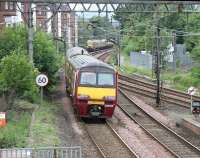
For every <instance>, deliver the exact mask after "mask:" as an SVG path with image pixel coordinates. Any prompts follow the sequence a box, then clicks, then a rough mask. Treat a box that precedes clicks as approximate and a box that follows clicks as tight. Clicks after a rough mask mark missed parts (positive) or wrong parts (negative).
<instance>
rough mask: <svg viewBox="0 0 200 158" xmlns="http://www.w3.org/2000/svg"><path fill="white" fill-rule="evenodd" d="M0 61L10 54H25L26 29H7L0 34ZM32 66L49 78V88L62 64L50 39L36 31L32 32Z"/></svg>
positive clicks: (17, 27) (19, 27)
mask: <svg viewBox="0 0 200 158" xmlns="http://www.w3.org/2000/svg"><path fill="white" fill-rule="evenodd" d="M0 41H1V42H0V59H2V58H3V57H4V56H6V55H9V54H10V53H11V52H13V51H16V52H17V53H20V52H23V53H24V54H28V52H27V48H28V45H27V29H26V28H25V27H24V26H16V27H7V28H5V29H4V30H3V31H2V32H1V34H0ZM33 49H34V66H35V67H36V68H38V70H39V71H40V72H42V73H45V74H47V75H48V77H49V81H50V82H49V84H48V86H47V88H48V87H51V86H52V85H53V84H54V83H55V74H56V72H57V70H58V68H59V66H60V65H61V64H62V63H61V62H60V61H61V60H59V59H60V55H61V53H60V54H57V51H56V47H55V44H54V42H53V40H52V37H51V36H49V35H48V34H46V33H44V32H42V31H40V30H37V32H34V40H33Z"/></svg>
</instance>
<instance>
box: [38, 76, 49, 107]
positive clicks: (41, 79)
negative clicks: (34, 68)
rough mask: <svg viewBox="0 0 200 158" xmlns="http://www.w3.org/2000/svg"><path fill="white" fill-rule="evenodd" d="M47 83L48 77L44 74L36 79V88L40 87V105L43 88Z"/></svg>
mask: <svg viewBox="0 0 200 158" xmlns="http://www.w3.org/2000/svg"><path fill="white" fill-rule="evenodd" d="M48 81H49V80H48V77H47V76H46V75H44V74H40V75H38V76H37V77H36V83H37V85H38V86H40V87H41V89H40V95H41V105H42V101H43V87H44V86H46V85H47V84H48Z"/></svg>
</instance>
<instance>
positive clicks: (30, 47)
mask: <svg viewBox="0 0 200 158" xmlns="http://www.w3.org/2000/svg"><path fill="white" fill-rule="evenodd" d="M28 53H29V58H30V62H31V63H33V14H32V8H31V2H30V1H29V2H28Z"/></svg>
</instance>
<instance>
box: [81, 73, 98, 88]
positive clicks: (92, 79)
mask: <svg viewBox="0 0 200 158" xmlns="http://www.w3.org/2000/svg"><path fill="white" fill-rule="evenodd" d="M96 82H97V79H96V73H94V72H82V73H81V79H80V84H81V85H91V86H96Z"/></svg>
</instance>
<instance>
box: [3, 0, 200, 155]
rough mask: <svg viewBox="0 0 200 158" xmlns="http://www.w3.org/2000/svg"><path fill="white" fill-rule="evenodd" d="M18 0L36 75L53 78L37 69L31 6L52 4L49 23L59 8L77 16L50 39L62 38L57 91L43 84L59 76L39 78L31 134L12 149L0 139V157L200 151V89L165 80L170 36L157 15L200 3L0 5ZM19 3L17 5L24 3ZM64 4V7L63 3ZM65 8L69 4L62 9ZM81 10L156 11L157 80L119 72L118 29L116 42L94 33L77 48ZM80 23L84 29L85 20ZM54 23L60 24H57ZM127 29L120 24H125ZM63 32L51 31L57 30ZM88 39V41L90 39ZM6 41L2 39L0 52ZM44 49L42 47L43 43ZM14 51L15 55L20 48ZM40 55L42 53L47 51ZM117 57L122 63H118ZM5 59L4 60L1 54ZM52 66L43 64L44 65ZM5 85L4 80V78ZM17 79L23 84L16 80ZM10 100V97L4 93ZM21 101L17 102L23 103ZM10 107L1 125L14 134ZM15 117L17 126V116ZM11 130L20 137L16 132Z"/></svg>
mask: <svg viewBox="0 0 200 158" xmlns="http://www.w3.org/2000/svg"><path fill="white" fill-rule="evenodd" d="M16 2H18V3H20V5H21V3H22V4H23V5H24V7H25V8H24V9H25V10H24V11H23V10H21V9H19V8H18V9H19V10H20V12H21V14H23V16H24V17H23V18H25V19H26V20H27V21H26V20H25V21H26V22H27V23H28V27H27V32H28V33H27V40H28V41H27V53H28V59H27V60H28V62H29V63H31V64H32V66H33V67H34V68H35V69H34V71H33V72H34V73H35V74H36V71H38V73H37V74H40V75H41V74H42V75H44V74H46V75H47V76H48V77H50V75H48V73H46V72H45V71H41V72H43V73H39V71H40V67H37V64H38V62H40V60H42V59H41V58H38V56H37V55H38V54H37V55H36V56H34V55H35V54H34V53H36V52H35V49H36V47H35V45H39V42H38V41H39V40H38V41H36V42H35V40H37V39H35V38H34V36H37V32H36V33H35V32H34V27H33V25H32V24H33V23H32V22H33V21H32V18H33V16H34V9H33V8H32V5H34V6H37V5H41V6H43V9H42V10H41V12H51V11H52V10H53V9H52V8H51V7H50V5H52V6H53V5H55V6H54V7H53V8H54V10H53V13H52V16H50V17H49V19H47V22H49V20H51V19H54V17H55V15H56V14H58V13H59V14H58V16H57V19H56V20H57V21H59V15H60V17H62V14H61V13H67V14H66V15H67V17H71V21H73V20H72V19H74V25H73V24H72V23H73V22H71V23H70V24H71V25H73V26H72V27H70V26H69V27H63V28H62V26H61V30H60V31H61V32H62V33H61V34H63V37H62V36H61V37H56V36H55V37H53V39H54V40H55V41H59V42H61V43H60V44H61V45H62V46H61V49H62V55H61V58H62V59H61V58H59V60H57V61H59V62H60V64H58V65H59V68H58V71H56V80H57V82H56V84H54V85H53V86H52V87H53V88H52V89H53V90H52V91H48V89H47V88H46V87H45V86H47V87H48V84H52V83H53V82H54V81H53V80H51V78H49V79H48V77H47V76H46V75H45V77H44V76H42V77H41V76H38V77H37V79H36V82H37V84H38V86H40V87H37V88H38V93H39V92H40V93H39V95H38V98H39V99H38V101H36V102H35V101H34V100H32V102H31V103H30V105H31V106H33V107H31V106H30V107H29V109H28V110H29V111H28V113H29V115H31V116H30V117H31V119H30V126H29V127H28V128H29V130H27V133H26V134H25V135H26V140H25V141H24V142H23V143H21V144H18V146H11V147H9V144H8V147H6V145H5V147H4V145H3V144H0V146H3V147H2V149H0V158H83V157H84V158H85V157H86V158H102V157H103V158H163V157H164V158H174V157H177V158H199V157H200V120H199V114H200V96H199V95H198V94H195V93H194V92H196V89H195V88H194V87H190V88H189V89H188V93H186V92H183V91H180V90H175V89H172V88H169V87H168V85H162V83H161V79H162V78H161V63H162V59H161V54H162V44H161V41H162V40H161V39H162V37H163V36H167V38H168V35H162V33H163V32H162V29H163V27H162V26H161V23H160V19H161V18H162V17H163V16H164V15H166V14H174V13H181V14H185V15H187V16H189V15H190V14H194V13H196V14H199V10H200V8H199V7H200V2H199V1H184V0H180V1H170V0H166V1H165V0H157V1H151V0H142V1H137V0H109V1H108V0H99V1H98V0H97V1H93V0H25V1H24V0H2V2H0V4H10V3H12V4H15V3H16ZM17 5H18V7H19V4H17ZM62 5H63V6H65V7H63V8H64V9H63V8H62V7H61V6H62ZM0 6H2V5H0ZM5 6H6V5H5ZM44 6H45V7H44ZM57 6H58V7H57ZM26 7H27V8H26ZM0 8H1V7H0ZM8 8H9V7H8ZM35 8H37V7H35ZM61 8H62V9H61ZM65 8H67V9H66V10H65ZM198 8H199V9H198ZM26 11H27V12H26ZM37 12H38V11H37V10H36V13H37ZM83 12H89V13H92V14H93V13H97V14H99V15H100V14H101V13H105V14H106V16H107V17H109V14H116V15H121V14H123V13H126V14H127V13H128V14H131V13H134V14H140V13H148V14H151V15H153V18H152V19H153V20H154V21H155V22H154V23H153V24H154V27H152V29H153V31H154V35H153V37H152V38H154V39H153V40H152V41H153V42H154V52H153V54H154V57H155V58H154V60H155V63H154V64H155V65H154V72H155V76H154V79H149V78H146V77H145V75H138V74H135V73H131V74H128V73H126V72H124V71H122V69H121V68H122V65H123V63H121V62H120V58H121V56H123V50H124V49H123V48H124V47H125V46H124V45H123V44H122V41H121V40H123V39H121V37H120V36H123V34H122V33H121V32H120V31H119V32H117V35H115V36H116V37H117V38H116V39H114V40H113V39H106V40H105V39H103V40H98V39H95V40H92V37H94V36H95V33H94V32H93V34H92V37H90V38H91V39H89V45H90V46H89V47H88V46H85V47H84V48H83V47H80V45H81V44H80V43H79V41H81V40H80V39H78V37H77V39H76V36H78V33H77V32H79V31H78V28H76V27H77V26H76V25H80V24H79V23H78V22H77V23H76V17H74V18H72V17H73V16H72V15H74V14H76V13H83ZM0 13H1V9H0ZM68 13H69V14H70V15H69V14H68ZM0 15H1V14H0ZM4 15H5V14H4ZM26 16H27V17H26ZM0 18H1V16H0ZM61 19H62V18H61ZM68 19H70V18H68ZM83 19H84V18H83ZM36 20H37V18H36ZM56 20H55V19H54V20H52V21H51V22H52V23H53V22H55V21H56ZM69 21H70V20H69ZM58 23H59V22H58ZM38 24H39V23H38ZM81 24H82V27H83V26H84V24H85V21H83V22H82V23H81ZM59 25H60V24H58V28H59ZM89 25H91V26H92V27H93V28H92V29H98V27H99V26H98V25H97V26H96V23H95V22H94V23H89ZM133 25H134V24H133ZM53 26H54V27H55V25H53ZM12 27H15V26H11V27H10V28H11V30H12ZM54 27H52V31H55V30H54V29H53V28H54ZM73 27H74V30H73V29H72V28H73ZM122 27H123V26H121V25H120V28H122ZM99 29H100V30H101V33H100V34H103V33H102V32H103V31H104V32H105V34H106V33H107V35H106V37H108V36H109V33H108V31H106V30H104V29H105V28H99ZM130 29H131V28H130ZM2 30H3V29H2ZM47 30H48V29H47ZM58 30H59V29H58ZM58 30H57V33H53V34H52V36H54V35H56V34H57V35H59V31H58ZM76 31H77V32H76ZM87 31H88V30H87ZM2 32H3V31H2ZM0 33H1V32H0ZM127 34H128V33H127ZM185 34H187V35H188V34H189V33H188V32H186V33H185ZM196 34H198V33H196ZM118 35H119V36H118ZM19 36H20V35H19ZM182 36H184V35H182ZM185 36H186V35H185ZM188 36H189V35H188ZM134 37H135V36H134ZM171 37H172V38H171ZM173 37H174V36H170V40H175V43H176V39H173ZM14 38H16V37H14ZM40 38H41V40H43V39H44V37H43V36H39V39H40ZM48 38H50V37H48ZM176 38H177V37H176ZM0 39H2V38H1V35H0ZM46 40H48V39H46ZM73 41H74V42H73ZM83 41H84V40H83ZM113 41H114V42H113ZM11 42H12V41H11ZM37 42H38V43H37ZM40 42H41V41H40ZM42 42H44V41H42ZM84 42H85V43H87V42H86V40H85V41H84ZM63 44H64V45H63ZM58 45H59V44H57V46H58ZM1 47H2V46H1V44H0V53H1ZM174 48H175V47H174ZM50 49H53V48H50ZM58 49H59V46H58ZM2 50H3V49H2ZM44 50H45V48H43V51H44ZM63 51H64V53H63ZM58 52H59V50H58ZM11 54H12V53H11ZM13 54H14V55H15V53H13ZM40 55H41V56H42V54H39V56H40ZM43 57H44V56H43ZM21 58H23V57H21ZM44 58H45V57H44ZM47 58H48V56H47ZM49 58H51V57H49ZM116 58H117V64H114V61H115V60H116ZM24 59H26V58H24ZM0 60H2V59H1V58H0ZM18 60H19V58H18ZM51 60H54V59H53V58H52V59H51ZM62 60H63V62H62ZM4 61H6V57H5V58H3V60H2V61H1V64H0V70H1V71H2V72H0V74H1V75H2V74H3V72H4V71H3V66H2V65H3V63H4ZM49 62H50V60H49ZM125 62H127V61H125ZM22 64H23V62H22ZM48 64H49V63H45V65H48ZM125 64H126V63H125ZM40 66H41V65H40ZM30 67H31V66H30ZM27 69H28V68H27ZM12 70H14V71H15V69H14V68H13V66H11V67H10V71H12ZM14 71H12V72H13V73H14ZM0 77H1V76H0ZM34 80H35V79H34ZM22 81H23V80H22ZM0 83H3V81H1V78H0ZM19 83H20V82H19ZM42 83H43V84H42ZM17 84H18V82H16V85H17ZM197 85H198V84H197ZM13 87H14V85H13ZM0 88H1V87H0ZM0 92H1V91H0ZM6 92H7V91H6V90H5V91H3V95H2V96H1V97H0V102H1V100H3V99H2V98H3V97H4V95H7V93H6ZM9 93H13V94H12V95H10V97H12V96H14V95H15V94H14V93H15V92H13V91H9ZM0 94H1V93H0ZM23 97H26V96H23ZM23 97H19V98H18V100H20V99H21V98H22V99H23ZM6 99H7V100H8V99H10V98H9V97H7V98H6ZM24 104H25V107H26V106H27V105H28V103H27V102H25V103H24ZM1 105H3V101H2V103H0V107H1ZM11 105H15V102H14V101H13V103H11ZM16 105H18V102H17V103H16ZM17 108H19V109H17ZM10 109H11V110H10ZM10 109H9V108H8V110H6V111H2V112H1V111H0V132H1V130H2V133H6V132H7V133H9V128H11V127H10V126H11V125H12V124H10V123H9V121H7V120H6V119H7V118H6V117H7V116H6V114H7V113H9V112H10V111H12V107H11V106H10ZM13 109H14V110H15V111H16V112H17V113H21V111H22V113H23V112H24V113H23V114H24V115H26V113H25V111H26V110H27V109H25V108H24V107H23V106H19V107H17V106H14V108H13ZM0 110H1V108H0ZM19 110H20V111H19ZM46 113H48V115H47V114H46ZM11 114H12V115H13V116H12V115H9V119H11V118H10V117H14V114H13V113H11ZM15 117H16V118H15V119H16V120H19V116H18V117H17V116H15ZM9 119H8V120H9ZM14 123H16V126H17V123H18V121H15V122H14ZM50 123H51V124H50ZM53 124H54V125H53ZM14 126H15V125H14ZM6 130H7V131H6ZM45 131H48V132H49V133H52V131H53V132H54V133H53V134H52V135H50V136H48V133H45ZM16 133H17V132H16ZM5 135H6V134H5ZM5 135H3V136H5ZM11 135H15V133H12V134H11ZM1 137H2V135H1V133H0V143H5V142H3V141H2V140H6V139H4V138H1ZM19 140H20V138H19V139H17V140H14V139H13V140H11V142H13V141H19ZM11 144H12V143H11Z"/></svg>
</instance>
